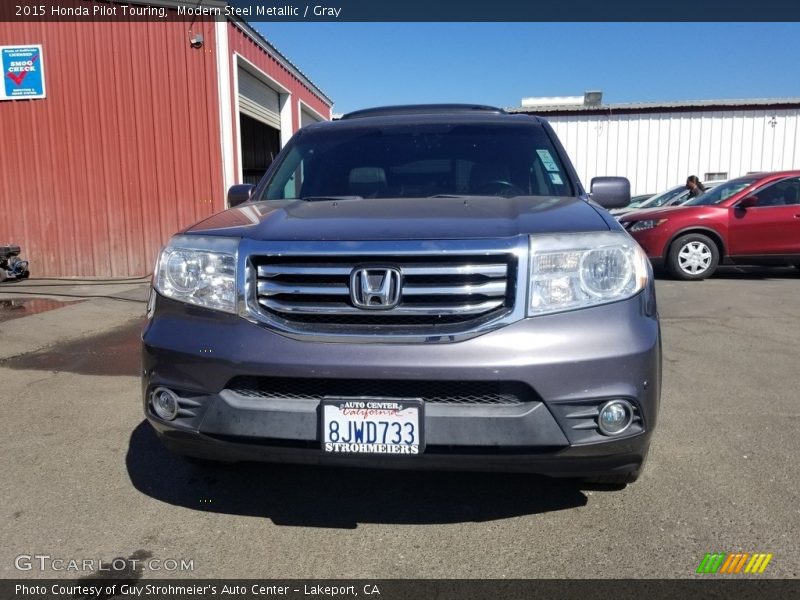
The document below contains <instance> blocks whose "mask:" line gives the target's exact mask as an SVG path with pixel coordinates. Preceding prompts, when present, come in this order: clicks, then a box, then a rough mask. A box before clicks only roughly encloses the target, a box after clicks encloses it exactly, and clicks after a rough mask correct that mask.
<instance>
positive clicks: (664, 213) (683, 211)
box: [620, 206, 723, 223]
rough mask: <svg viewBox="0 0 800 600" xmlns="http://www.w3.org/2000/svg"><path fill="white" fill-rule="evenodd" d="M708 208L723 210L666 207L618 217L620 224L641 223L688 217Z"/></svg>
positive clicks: (703, 207) (647, 209)
mask: <svg viewBox="0 0 800 600" xmlns="http://www.w3.org/2000/svg"><path fill="white" fill-rule="evenodd" d="M709 208H712V209H713V208H723V207H719V206H667V207H664V208H645V209H642V210H634V211H632V212H629V213H627V214H625V215H623V216H622V217H620V222H622V223H626V222H629V221H641V220H643V219H666V218H668V217H670V216H675V215H687V216H690V215H692V214H693V213H701V212H707V211H708V209H709Z"/></svg>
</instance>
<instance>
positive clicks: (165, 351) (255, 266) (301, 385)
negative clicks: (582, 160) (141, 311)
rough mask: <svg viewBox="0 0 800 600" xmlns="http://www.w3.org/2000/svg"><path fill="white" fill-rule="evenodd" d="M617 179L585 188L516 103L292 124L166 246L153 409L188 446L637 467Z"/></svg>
mask: <svg viewBox="0 0 800 600" xmlns="http://www.w3.org/2000/svg"><path fill="white" fill-rule="evenodd" d="M629 197H630V191H629V185H628V182H627V180H625V179H622V178H613V177H606V178H597V179H596V180H594V181H593V189H592V195H591V199H590V198H589V197H588V196H587V194H586V193H585V192H584V190H583V188H582V187H581V183H580V181H579V180H578V178H577V176H576V173H575V170H574V169H573V167H572V165H571V164H570V161H569V159H568V158H567V156H566V154H565V152H564V149H563V148H562V147H561V145H560V143H559V142H558V139H557V138H556V136H555V134H554V132H553V130H552V129H551V128H550V126H549V125H548V124H547V123H546V122H545V121H543V120H541V119H539V118H536V117H531V116H527V115H510V114H506V113H504V112H503V111H501V110H498V109H492V108H489V107H481V106H471V105H470V106H465V105H438V106H412V107H390V108H383V109H371V110H366V111H359V112H357V113H351V114H349V115H346V116H345V117H344V118H343V119H341V120H340V121H337V122H328V123H318V124H314V125H311V126H308V127H305V128H303V129H302V130H300V131H299V132H298V133H297V134H296V135H295V136H294V137H293V138H292V139H291V141H290V142H289V143H288V144H287V145H286V147H285V148H284V149H283V151H282V152H281V153H280V155H279V156H278V157H277V159H276V160H275V162H274V163H273V165H272V166H271V167H270V169H269V171H268V172H267V173H266V175H265V176H264V178H263V180H262V181H261V182H260V183H259V185H258V186H256V187H255V188H253V187H252V186H235V187H234V188H232V189H231V191H230V193H229V202H230V204H231V205H232V206H235V207H234V208H231V209H229V210H227V211H225V212H222V213H220V214H217V215H215V216H213V217H211V218H209V219H206V220H205V221H203V222H201V223H198V224H196V225H194V226H193V227H190V228H189V229H187V230H185V231H183V232H182V233H180V234H179V235H176V236H175V237H173V238H172V239H171V240H170V242H169V244H168V245H167V246H166V247H165V248H164V250H163V251H162V253H161V256H160V258H159V261H158V265H157V269H156V273H155V275H154V291H153V293H152V296H151V302H150V306H149V309H148V316H149V321H148V324H147V326H146V329H145V331H144V334H143V339H144V351H143V353H144V377H143V395H144V407H145V412H146V415H147V418H148V419H149V420H150V422H151V423H152V424H153V426H154V427H155V429H156V430H157V431H158V433H159V434H160V437H161V439H162V440H163V441H164V443H165V444H166V445H167V446H168V447H169V448H171V449H172V450H174V451H176V452H178V453H180V454H184V455H187V456H192V457H195V458H205V459H212V460H251V459H255V460H259V459H263V460H273V461H285V462H297V463H307V464H323V465H325V464H331V465H333V464H336V465H350V466H376V467H397V468H410V469H417V468H445V469H475V470H495V469H498V470H518V471H528V472H535V473H543V474H549V475H554V476H578V477H589V478H593V479H600V480H603V481H609V482H616V483H625V482H628V481H632V480H634V479H635V478H636V477H637V475H638V473H639V471H640V469H641V466H642V464H643V462H644V459H645V456H646V453H647V449H648V446H649V443H650V437H651V434H652V432H653V429H654V428H655V426H656V418H657V413H658V404H659V394H660V372H661V354H660V333H659V322H658V316H657V312H656V302H655V295H654V287H653V279H652V274H651V270H650V266H649V263H648V261H647V258H646V256H645V255H644V254H643V252H642V250H641V249H640V248H639V246H638V245H637V244H636V242H634V240H633V239H632V238H631V237H630V236H629V235H628V234H627V233H626V232H625V231H624V230H623V229H622V228H621V226H620V225H619V224H618V223H617V222H616V221H615V220H614V218H612V217H611V216H610V215H609V214H608V213H607V212H606V211H605V210H603V209H602V208H601V207H600V205H604V206H606V207H613V206H623V205H625V204H627V202H628V201H629Z"/></svg>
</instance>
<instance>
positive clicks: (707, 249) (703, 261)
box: [667, 233, 719, 281]
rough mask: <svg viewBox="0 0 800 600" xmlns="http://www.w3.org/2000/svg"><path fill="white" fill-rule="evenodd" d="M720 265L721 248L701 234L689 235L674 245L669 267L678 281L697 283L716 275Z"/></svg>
mask: <svg viewBox="0 0 800 600" xmlns="http://www.w3.org/2000/svg"><path fill="white" fill-rule="evenodd" d="M718 264H719V248H717V245H716V244H715V243H714V241H713V240H712V239H711V238H709V237H708V236H705V235H703V234H701V233H689V234H687V235H683V236H681V237H679V238H678V239H677V240H675V241H674V242H673V243H672V246H670V249H669V255H668V256H667V267H668V268H669V271H670V273H672V275H673V276H674V277H676V278H678V279H683V280H687V281H696V280H700V279H706V278H708V277H711V275H713V274H714V271H716V270H717V265H718Z"/></svg>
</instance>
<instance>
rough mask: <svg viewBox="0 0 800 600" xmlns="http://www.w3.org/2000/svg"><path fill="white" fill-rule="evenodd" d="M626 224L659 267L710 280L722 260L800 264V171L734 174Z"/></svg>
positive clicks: (683, 276)
mask: <svg viewBox="0 0 800 600" xmlns="http://www.w3.org/2000/svg"><path fill="white" fill-rule="evenodd" d="M620 223H622V225H623V227H625V229H626V230H627V231H628V233H630V234H631V235H632V236H633V237H634V238H635V239H636V241H637V242H639V245H641V246H642V248H644V250H645V252H646V253H647V256H648V257H649V258H650V261H651V262H652V263H653V265H654V266H666V267H667V268H668V269H669V271H670V272H671V273H672V274H673V275H674V276H675V277H677V278H679V279H705V278H706V277H710V276H711V275H712V274H713V273H714V271H715V270H716V268H717V266H718V265H719V264H735V265H786V264H793V265H795V266H796V267H798V268H800V171H782V172H777V173H755V174H752V175H746V176H744V177H739V178H738V179H731V180H730V181H728V182H726V183H723V184H721V185H719V186H717V187H715V188H714V189H713V190H710V191H708V192H706V193H705V194H703V195H702V196H699V197H697V198H695V199H694V200H690V201H689V202H687V203H686V204H683V205H682V206H673V207H669V208H664V209H661V210H648V211H636V212H632V213H629V214H627V215H625V216H624V217H622V218H620Z"/></svg>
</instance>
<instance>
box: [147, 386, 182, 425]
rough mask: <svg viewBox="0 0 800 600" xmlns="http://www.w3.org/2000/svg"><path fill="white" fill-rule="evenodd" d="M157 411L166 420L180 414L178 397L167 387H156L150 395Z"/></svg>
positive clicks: (151, 402)
mask: <svg viewBox="0 0 800 600" xmlns="http://www.w3.org/2000/svg"><path fill="white" fill-rule="evenodd" d="M150 404H152V405H153V410H154V411H155V413H156V414H157V415H158V416H159V417H161V418H162V419H164V420H165V421H172V419H174V418H175V417H176V416H178V397H177V396H176V395H175V394H174V393H173V392H172V391H170V390H168V389H167V388H163V387H160V388H156V389H155V390H153V393H152V394H151V396H150Z"/></svg>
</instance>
